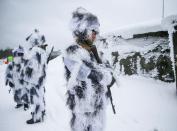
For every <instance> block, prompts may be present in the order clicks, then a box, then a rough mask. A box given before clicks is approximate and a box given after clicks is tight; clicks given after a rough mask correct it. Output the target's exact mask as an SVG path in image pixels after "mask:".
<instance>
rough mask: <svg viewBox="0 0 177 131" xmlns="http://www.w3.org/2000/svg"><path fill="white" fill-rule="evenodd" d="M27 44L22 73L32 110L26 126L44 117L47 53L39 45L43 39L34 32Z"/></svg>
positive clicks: (36, 31) (37, 32)
mask: <svg viewBox="0 0 177 131" xmlns="http://www.w3.org/2000/svg"><path fill="white" fill-rule="evenodd" d="M27 42H29V43H28V44H29V45H31V46H29V47H28V48H26V53H25V57H24V59H25V64H24V68H23V72H22V76H23V78H24V82H25V83H26V84H27V86H26V88H27V90H28V91H29V99H30V104H31V109H32V112H31V114H32V118H31V119H30V120H28V121H27V124H33V123H37V122H41V121H43V120H44V115H45V99H44V94H45V80H46V69H47V53H46V51H45V49H44V48H41V45H43V44H44V42H45V37H44V36H43V35H40V34H39V31H38V30H35V31H34V33H33V34H31V35H30V36H29V37H28V38H27Z"/></svg>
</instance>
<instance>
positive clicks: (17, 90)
mask: <svg viewBox="0 0 177 131" xmlns="http://www.w3.org/2000/svg"><path fill="white" fill-rule="evenodd" d="M19 50H23V48H22V47H21V46H19V47H18V48H17V49H14V50H13V54H16V56H15V57H14V60H13V61H12V62H10V63H9V64H8V66H7V68H6V74H5V81H6V85H9V86H10V88H11V89H12V91H13V95H14V101H15V102H16V103H17V104H24V103H28V97H27V94H28V92H27V90H26V88H25V85H24V82H23V76H22V75H21V72H22V70H23V66H24V59H23V56H17V54H18V53H22V52H19ZM11 89H10V90H11Z"/></svg>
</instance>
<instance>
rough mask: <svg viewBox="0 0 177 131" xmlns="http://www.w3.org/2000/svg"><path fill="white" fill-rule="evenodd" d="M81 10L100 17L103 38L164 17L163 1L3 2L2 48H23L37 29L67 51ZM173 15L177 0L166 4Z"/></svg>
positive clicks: (0, 0)
mask: <svg viewBox="0 0 177 131" xmlns="http://www.w3.org/2000/svg"><path fill="white" fill-rule="evenodd" d="M79 6H82V7H84V8H86V9H87V10H89V11H90V12H92V13H93V14H96V15H97V16H98V18H99V21H100V24H101V27H100V31H101V34H103V33H107V32H111V31H115V30H117V29H119V28H122V27H124V26H128V25H137V24H139V23H143V22H148V21H160V19H161V16H162V0H0V48H6V47H14V46H16V45H18V44H23V43H24V39H25V38H26V36H27V35H29V34H30V33H31V32H32V31H33V29H34V28H38V29H39V30H40V32H41V33H43V34H44V35H45V36H46V40H47V43H48V44H50V45H55V46H56V48H61V47H63V45H66V44H68V43H70V42H72V34H71V32H70V29H69V21H70V18H71V14H72V11H73V10H75V9H76V8H77V7H79ZM171 14H177V0H165V16H168V15H171Z"/></svg>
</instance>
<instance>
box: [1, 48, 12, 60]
mask: <svg viewBox="0 0 177 131" xmlns="http://www.w3.org/2000/svg"><path fill="white" fill-rule="evenodd" d="M10 55H12V49H10V48H8V49H5V50H2V49H0V59H3V58H7V57H8V56H10Z"/></svg>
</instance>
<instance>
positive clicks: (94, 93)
mask: <svg viewBox="0 0 177 131" xmlns="http://www.w3.org/2000/svg"><path fill="white" fill-rule="evenodd" d="M63 61H64V65H65V75H66V76H65V77H66V80H67V105H68V106H69V109H70V110H71V112H72V118H71V121H70V125H71V130H72V131H103V129H104V120H105V108H106V104H107V95H106V93H107V87H106V86H107V85H109V84H110V83H111V81H112V75H111V73H110V72H109V71H107V70H105V69H104V68H102V67H101V66H99V65H98V64H96V60H95V58H94V56H93V54H91V53H89V52H88V51H87V50H85V49H84V48H82V47H80V46H79V45H77V44H73V45H71V46H69V47H68V48H67V49H66V50H65V54H64V58H63Z"/></svg>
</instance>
